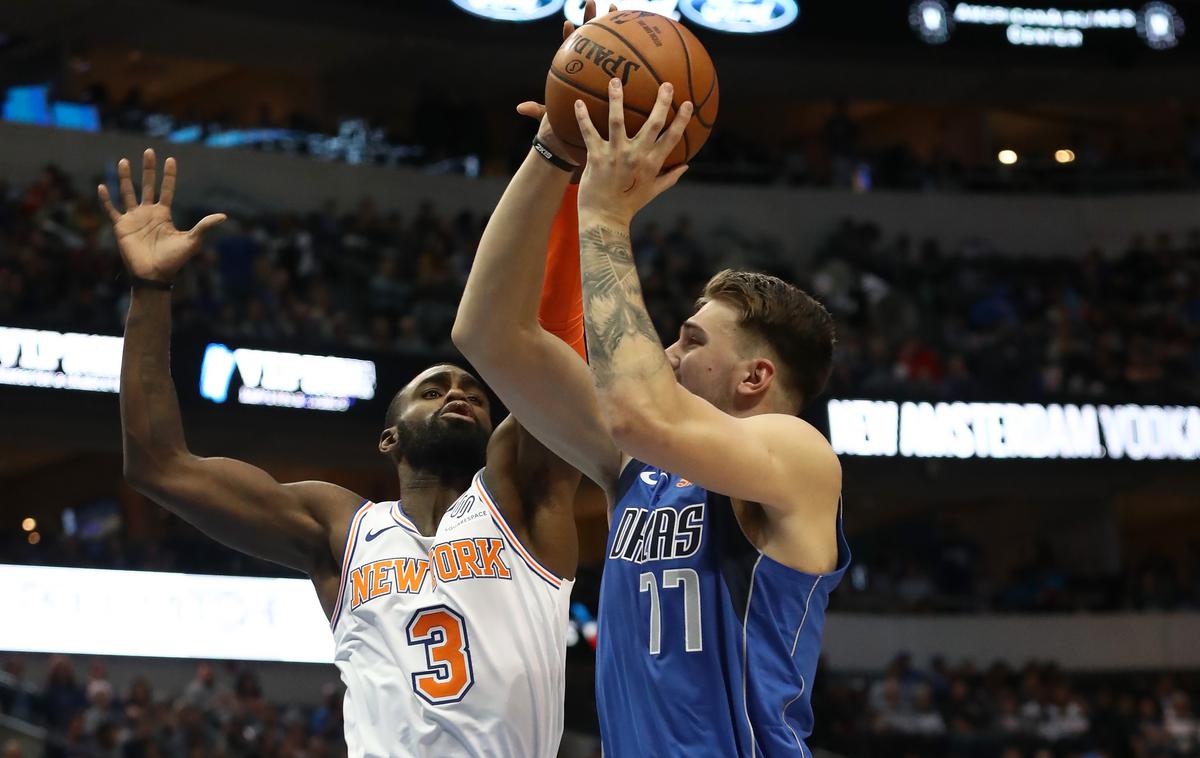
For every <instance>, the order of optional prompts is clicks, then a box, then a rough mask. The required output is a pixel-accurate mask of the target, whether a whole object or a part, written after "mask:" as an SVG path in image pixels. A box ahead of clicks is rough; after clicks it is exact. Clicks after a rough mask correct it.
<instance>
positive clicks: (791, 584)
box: [596, 460, 850, 758]
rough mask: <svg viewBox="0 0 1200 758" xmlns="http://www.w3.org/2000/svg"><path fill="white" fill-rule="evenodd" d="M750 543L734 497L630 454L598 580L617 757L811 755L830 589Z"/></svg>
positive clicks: (605, 702) (605, 709) (607, 749)
mask: <svg viewBox="0 0 1200 758" xmlns="http://www.w3.org/2000/svg"><path fill="white" fill-rule="evenodd" d="M837 539H838V561H837V567H836V569H835V570H834V571H832V572H831V573H828V574H819V575H813V574H805V573H803V572H800V571H797V570H795V569H792V568H788V567H787V566H784V565H783V564H780V563H778V562H776V561H773V560H771V559H770V558H768V557H767V556H765V555H763V554H762V553H760V552H759V551H758V550H757V549H756V548H755V547H754V546H753V545H752V544H750V541H749V540H747V539H746V537H745V535H744V534H743V532H742V530H741V527H740V526H739V525H738V522H737V519H736V517H735V516H734V513H733V507H732V505H731V504H730V502H729V498H728V497H726V496H724V495H718V494H716V493H713V492H708V491H707V490H704V489H702V488H701V487H698V486H696V485H694V484H691V483H690V482H688V481H686V480H683V479H680V478H679V477H677V476H673V475H671V474H668V473H665V472H664V471H662V470H661V469H658V468H655V467H653V466H649V465H646V464H643V463H641V462H640V461H636V460H635V461H631V462H630V463H629V465H628V466H626V468H625V470H624V471H623V472H622V474H621V480H620V484H619V485H618V500H617V504H616V507H615V508H614V510H613V514H612V525H611V528H610V529H609V536H608V554H607V559H606V560H605V564H604V576H603V580H602V582H601V586H600V616H599V629H598V647H597V650H596V702H597V707H598V710H599V715H600V734H601V737H602V739H603V745H604V755H605V758H651V757H652V756H653V757H658V758H666V757H667V756H688V757H689V758H695V757H696V756H721V758H728V757H729V756H746V757H747V758H753V756H765V757H766V758H774V756H809V755H811V753H810V752H809V750H808V748H807V746H806V745H805V744H804V739H805V738H806V737H808V736H809V735H810V734H812V727H813V713H812V703H811V697H812V681H813V676H814V675H815V674H816V669H817V658H818V657H819V655H820V652H821V629H822V627H823V626H824V622H825V607H826V605H827V603H828V599H829V592H830V591H831V590H833V588H834V587H836V586H837V584H838V582H839V581H840V580H841V578H842V574H843V573H844V572H845V570H846V566H847V565H848V564H849V563H850V549H849V546H848V545H847V544H846V540H845V537H844V536H843V534H842V516H841V510H840V506H839V511H838V518H837Z"/></svg>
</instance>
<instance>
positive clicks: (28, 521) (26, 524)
mask: <svg viewBox="0 0 1200 758" xmlns="http://www.w3.org/2000/svg"><path fill="white" fill-rule="evenodd" d="M21 529H23V530H24V531H26V532H32V531H33V530H34V529H37V519H35V518H34V517H33V516H27V517H26V518H25V520H24V521H22V522H21Z"/></svg>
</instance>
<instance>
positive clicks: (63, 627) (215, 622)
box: [0, 565, 333, 663]
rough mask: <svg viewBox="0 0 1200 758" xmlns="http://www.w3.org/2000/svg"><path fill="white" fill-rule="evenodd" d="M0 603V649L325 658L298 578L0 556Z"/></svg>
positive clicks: (315, 615)
mask: <svg viewBox="0 0 1200 758" xmlns="http://www.w3.org/2000/svg"><path fill="white" fill-rule="evenodd" d="M0 608H4V612H5V618H4V623H3V624H0V650H11V651H16V652H30V653H67V654H77V655H133V656H148V657H164V658H203V659H216V660H224V659H230V660H253V661H288V662H301V663H330V662H332V661H333V637H332V635H331V634H330V632H329V625H328V624H327V623H326V622H325V618H324V614H323V613H322V611H321V606H320V603H319V602H318V601H317V596H316V594H315V593H314V592H313V588H312V584H311V583H310V582H308V581H306V580H303V579H260V578H250V577H232V576H201V575H195V574H170V573H160V572H153V571H101V570H96V569H70V568H56V567H45V566H11V565H0ZM134 622H136V623H134Z"/></svg>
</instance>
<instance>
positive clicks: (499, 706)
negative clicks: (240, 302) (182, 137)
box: [99, 150, 579, 758]
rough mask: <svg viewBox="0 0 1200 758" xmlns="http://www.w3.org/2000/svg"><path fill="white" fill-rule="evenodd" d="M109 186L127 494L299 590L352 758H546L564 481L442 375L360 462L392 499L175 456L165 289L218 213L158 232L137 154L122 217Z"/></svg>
mask: <svg viewBox="0 0 1200 758" xmlns="http://www.w3.org/2000/svg"><path fill="white" fill-rule="evenodd" d="M118 173H119V176H120V191H121V196H122V199H123V201H124V210H125V212H124V213H123V214H122V213H118V212H117V211H116V210H115V209H114V208H113V206H112V203H111V201H110V200H109V197H108V192H107V190H106V188H105V187H103V186H101V187H100V188H99V193H100V198H101V201H102V203H103V205H104V207H105V209H106V210H107V212H108V214H109V216H110V217H111V219H112V221H113V224H114V228H115V232H116V237H117V241H118V245H119V247H120V251H121V256H122V258H123V259H124V262H125V265H126V267H127V268H128V270H129V273H130V274H131V275H132V279H133V292H132V296H131V299H130V305H129V315H128V320H127V322H126V328H125V342H124V349H123V357H122V366H121V422H122V429H123V432H124V451H125V475H126V477H127V479H128V480H129V482H130V483H131V484H132V485H133V486H134V487H135V488H136V489H138V490H139V491H141V492H143V493H145V494H146V495H147V496H149V497H151V498H152V499H154V500H155V501H156V502H158V503H160V504H161V505H163V506H164V507H165V508H167V509H169V510H171V511H172V512H174V513H176V514H178V515H179V516H181V517H182V518H184V519H185V520H187V521H189V522H190V523H192V524H194V525H196V526H197V527H199V528H200V529H201V530H203V531H204V532H206V533H207V534H208V535H209V536H211V537H213V538H214V539H216V540H218V541H220V542H222V543H224V544H226V545H229V546H230V547H233V548H235V549H237V550H241V551H243V552H246V553H249V554H251V555H256V556H258V557H261V558H265V559H267V560H270V561H274V562H276V563H280V564H283V565H285V566H290V567H292V568H294V569H297V570H299V571H303V572H305V573H306V574H307V575H308V576H309V577H311V578H312V582H313V584H314V586H315V587H316V591H317V595H318V597H319V598H320V601H321V605H322V606H323V607H324V609H325V612H326V613H327V614H328V616H329V618H330V621H331V624H332V627H333V634H334V640H335V643H336V654H335V655H336V664H337V666H338V668H339V670H340V672H341V675H342V678H343V681H344V682H345V684H346V698H345V705H344V708H345V722H346V742H347V744H348V747H349V754H350V755H351V756H398V755H405V756H430V757H436V758H444V756H450V755H454V756H460V755H462V756H485V755H486V756H512V757H513V758H526V757H527V756H541V757H544V758H549V757H551V756H554V755H555V754H556V753H557V751H558V744H559V739H560V737H561V733H562V723H563V720H562V711H563V687H564V682H563V676H564V663H565V652H566V641H565V635H566V625H567V612H568V608H567V605H568V600H569V595H570V590H571V586H572V584H573V580H572V579H571V578H569V577H573V576H574V572H575V564H576V560H577V544H576V537H575V521H574V515H573V512H572V506H573V500H574V495H575V490H576V487H577V485H578V482H579V474H578V472H576V471H575V470H574V469H572V468H571V467H570V466H568V465H566V464H564V463H563V462H562V461H561V460H560V459H559V458H557V457H556V456H554V455H552V454H550V453H548V452H547V450H546V449H545V448H544V447H543V446H542V445H541V444H539V443H538V442H537V441H536V440H534V439H533V438H532V437H531V436H529V435H528V434H527V433H526V432H524V431H523V430H522V429H521V427H520V426H518V425H517V423H516V421H515V419H514V417H511V416H510V417H509V418H508V419H507V420H506V421H504V423H502V424H500V426H499V428H497V429H496V431H495V433H494V434H493V433H492V424H491V419H490V415H489V406H488V398H487V395H486V393H485V392H484V391H483V389H482V387H481V386H480V384H479V382H477V381H476V380H475V378H474V377H473V376H471V375H470V374H469V373H467V372H466V371H463V370H462V369H460V368H457V367H455V366H451V365H445V364H442V365H437V366H433V367H431V368H429V369H427V370H425V371H423V372H421V373H420V374H419V375H418V376H417V377H416V378H415V379H413V381H412V382H410V383H409V384H408V385H407V386H406V387H404V388H403V389H402V390H400V391H399V392H398V393H396V395H395V397H394V398H393V400H392V401H391V403H390V405H389V408H388V411H387V419H386V424H385V426H386V428H385V429H384V431H383V433H382V434H381V436H380V439H379V450H380V452H382V453H383V454H385V455H387V456H388V457H389V458H390V459H391V460H392V461H393V462H394V464H395V466H396V472H397V475H398V476H399V479H400V491H401V493H402V496H403V498H402V501H398V502H381V503H372V502H370V501H368V500H364V499H363V498H362V497H360V496H359V495H357V494H355V493H353V492H350V491H348V490H346V489H343V488H341V487H339V486H336V485H334V484H329V483H326V482H316V481H308V482H297V483H294V484H280V483H279V482H277V481H275V480H274V479H273V478H272V477H271V476H270V475H269V474H267V473H266V472H264V471H262V470H261V469H258V468H256V467H254V466H252V465H249V464H247V463H243V462H241V461H236V460H231V459H228V458H205V457H200V456H197V455H195V454H193V453H192V452H191V451H190V450H189V449H188V446H187V443H186V441H185V440H184V433H183V425H182V421H181V418H180V412H179V405H178V401H177V398H176V395H175V391H174V386H173V384H172V380H171V375H170V367H169V364H170V361H169V349H170V335H171V291H170V290H171V282H172V280H173V279H174V277H175V275H176V273H177V272H178V271H179V269H180V268H181V267H182V266H183V265H184V264H185V263H186V262H187V260H188V259H189V258H190V257H191V256H192V255H193V254H194V253H195V252H196V250H197V249H198V247H199V244H200V240H201V237H202V236H203V234H204V232H205V231H206V230H207V229H209V228H211V227H212V226H214V225H216V224H218V223H220V222H221V221H223V220H224V216H222V215H214V216H208V217H206V218H204V219H202V220H201V221H200V222H199V223H198V224H197V225H196V227H195V228H194V229H192V230H191V231H190V232H186V233H185V232H180V231H177V230H176V229H175V227H174V225H173V224H172V222H171V212H170V206H171V201H172V197H173V195H174V190H175V174H176V167H175V161H174V160H173V159H170V158H168V159H167V161H166V165H165V167H164V178H163V182H162V192H161V196H160V198H159V201H158V202H157V203H155V202H154V194H155V192H154V188H155V183H156V168H155V157H154V153H153V152H152V151H150V150H147V151H146V153H145V156H144V159H143V184H142V199H141V202H140V204H139V203H138V201H137V198H136V196H135V195H134V189H133V182H132V180H131V177H130V166H129V161H126V160H122V161H121V162H120V164H119V169H118ZM568 349H569V348H568ZM576 360H578V358H576ZM502 397H503V394H502ZM485 464H486V465H485ZM481 467H482V470H480V469H481ZM476 472H478V473H476Z"/></svg>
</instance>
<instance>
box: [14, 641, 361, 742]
mask: <svg viewBox="0 0 1200 758" xmlns="http://www.w3.org/2000/svg"><path fill="white" fill-rule="evenodd" d="M26 668H27V665H26V660H25V658H23V657H22V656H20V655H9V656H8V657H7V658H5V659H4V663H3V670H0V714H3V715H5V716H8V717H11V718H14V719H17V720H19V721H21V722H24V723H25V724H29V725H33V726H35V727H41V728H44V729H45V730H46V732H47V740H46V750H45V753H44V756H45V758H202V757H203V758H209V757H212V758H217V757H220V758H238V757H244V758H249V757H250V756H254V757H255V758H259V757H261V758H336V756H344V755H345V754H346V748H345V743H344V738H343V736H342V732H343V722H342V690H341V688H340V686H339V685H338V684H337V683H336V676H337V675H336V672H334V671H333V670H332V669H331V670H330V682H329V683H328V684H326V685H325V687H324V689H323V690H322V692H321V704H320V705H319V706H317V707H300V706H296V705H289V704H281V703H273V702H269V701H268V699H267V698H265V697H264V696H263V692H262V687H261V685H260V683H259V679H258V677H257V675H256V674H255V672H254V671H253V670H252V669H250V668H245V667H239V666H233V665H227V666H219V665H217V664H211V663H201V664H199V665H198V666H197V668H196V673H195V676H194V678H193V679H192V680H191V681H190V682H188V684H187V685H186V686H185V687H184V688H183V689H182V690H181V691H167V690H166V689H165V688H163V687H161V686H158V685H156V684H155V682H154V681H152V677H151V675H149V674H147V675H146V676H140V677H137V678H136V679H134V680H133V681H132V683H131V684H130V685H129V686H128V687H126V688H118V687H117V686H115V685H114V684H113V682H112V681H111V680H110V677H109V674H108V670H107V666H106V665H105V662H104V661H103V659H93V660H91V661H90V662H89V664H88V665H87V666H86V667H85V669H84V671H83V672H82V673H81V672H80V670H79V669H80V666H79V664H78V663H77V662H76V661H73V660H72V659H70V658H67V657H65V656H55V657H54V658H52V659H51V660H50V662H49V666H48V673H47V675H46V676H45V679H44V681H34V680H32V677H31V676H30V675H28V674H27V672H26ZM0 756H3V758H39V756H37V755H23V754H22V752H21V749H20V747H19V745H18V744H17V743H16V742H15V741H13V742H12V743H10V744H8V745H7V746H0Z"/></svg>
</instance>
